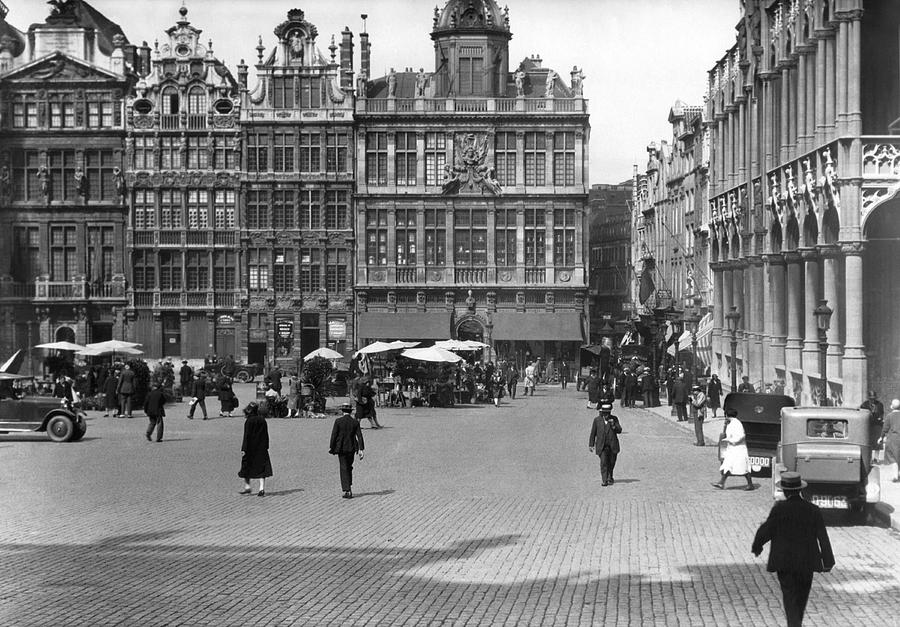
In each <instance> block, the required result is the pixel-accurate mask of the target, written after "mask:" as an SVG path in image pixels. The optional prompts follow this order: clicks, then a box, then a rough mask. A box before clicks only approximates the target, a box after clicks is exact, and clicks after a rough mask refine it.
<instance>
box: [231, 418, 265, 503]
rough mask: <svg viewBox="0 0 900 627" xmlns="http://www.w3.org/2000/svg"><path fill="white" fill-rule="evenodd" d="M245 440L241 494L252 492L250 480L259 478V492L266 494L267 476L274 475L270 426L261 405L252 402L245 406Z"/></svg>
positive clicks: (239, 475)
mask: <svg viewBox="0 0 900 627" xmlns="http://www.w3.org/2000/svg"><path fill="white" fill-rule="evenodd" d="M244 415H245V416H246V417H247V419H246V420H245V421H244V441H243V443H242V444H241V470H240V471H239V472H238V477H240V478H241V479H243V480H244V488H243V489H242V490H241V491H240V494H250V480H251V479H259V492H257V493H256V496H265V495H266V477H271V476H272V462H271V461H270V460H269V427H268V425H267V424H266V418H265V415H264V412H261V411H260V407H259V405H257V404H256V403H250V404H249V405H247V407H245V408H244Z"/></svg>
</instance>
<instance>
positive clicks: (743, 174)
mask: <svg viewBox="0 0 900 627" xmlns="http://www.w3.org/2000/svg"><path fill="white" fill-rule="evenodd" d="M746 118H747V104H746V103H744V102H742V103H741V107H740V111H739V113H738V156H737V159H738V182H739V183H743V182H744V181H745V180H747V166H748V165H749V162H748V160H747V126H748V125H747V124H746Z"/></svg>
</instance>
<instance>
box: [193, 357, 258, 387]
mask: <svg viewBox="0 0 900 627" xmlns="http://www.w3.org/2000/svg"><path fill="white" fill-rule="evenodd" d="M225 368H226V363H225V361H224V360H221V359H219V360H216V361H206V362H205V363H204V365H203V370H205V371H206V372H207V373H208V374H210V375H212V378H213V379H214V378H215V377H217V376H218V375H220V374H225ZM231 369H232V370H233V374H234V377H233V378H234V380H235V381H237V382H238V383H250V382H251V381H253V380H254V379H255V378H256V376H257V375H259V374H261V373H262V370H263V368H262V365H261V364H239V363H236V362H235V363H232V364H231Z"/></svg>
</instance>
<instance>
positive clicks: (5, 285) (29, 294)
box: [0, 280, 34, 300]
mask: <svg viewBox="0 0 900 627" xmlns="http://www.w3.org/2000/svg"><path fill="white" fill-rule="evenodd" d="M0 298H2V299H9V300H31V299H32V298H34V283H18V282H16V281H5V280H4V281H0Z"/></svg>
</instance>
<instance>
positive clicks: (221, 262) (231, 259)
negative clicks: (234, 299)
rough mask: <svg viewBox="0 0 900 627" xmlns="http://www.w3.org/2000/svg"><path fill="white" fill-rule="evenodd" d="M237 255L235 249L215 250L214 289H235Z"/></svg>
mask: <svg viewBox="0 0 900 627" xmlns="http://www.w3.org/2000/svg"><path fill="white" fill-rule="evenodd" d="M236 268H237V255H236V254H235V252H234V251H233V250H217V251H215V252H213V289H214V290H216V291H221V290H233V289H235V288H236V287H237V281H236V280H235V277H236V276H237V270H236Z"/></svg>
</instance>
